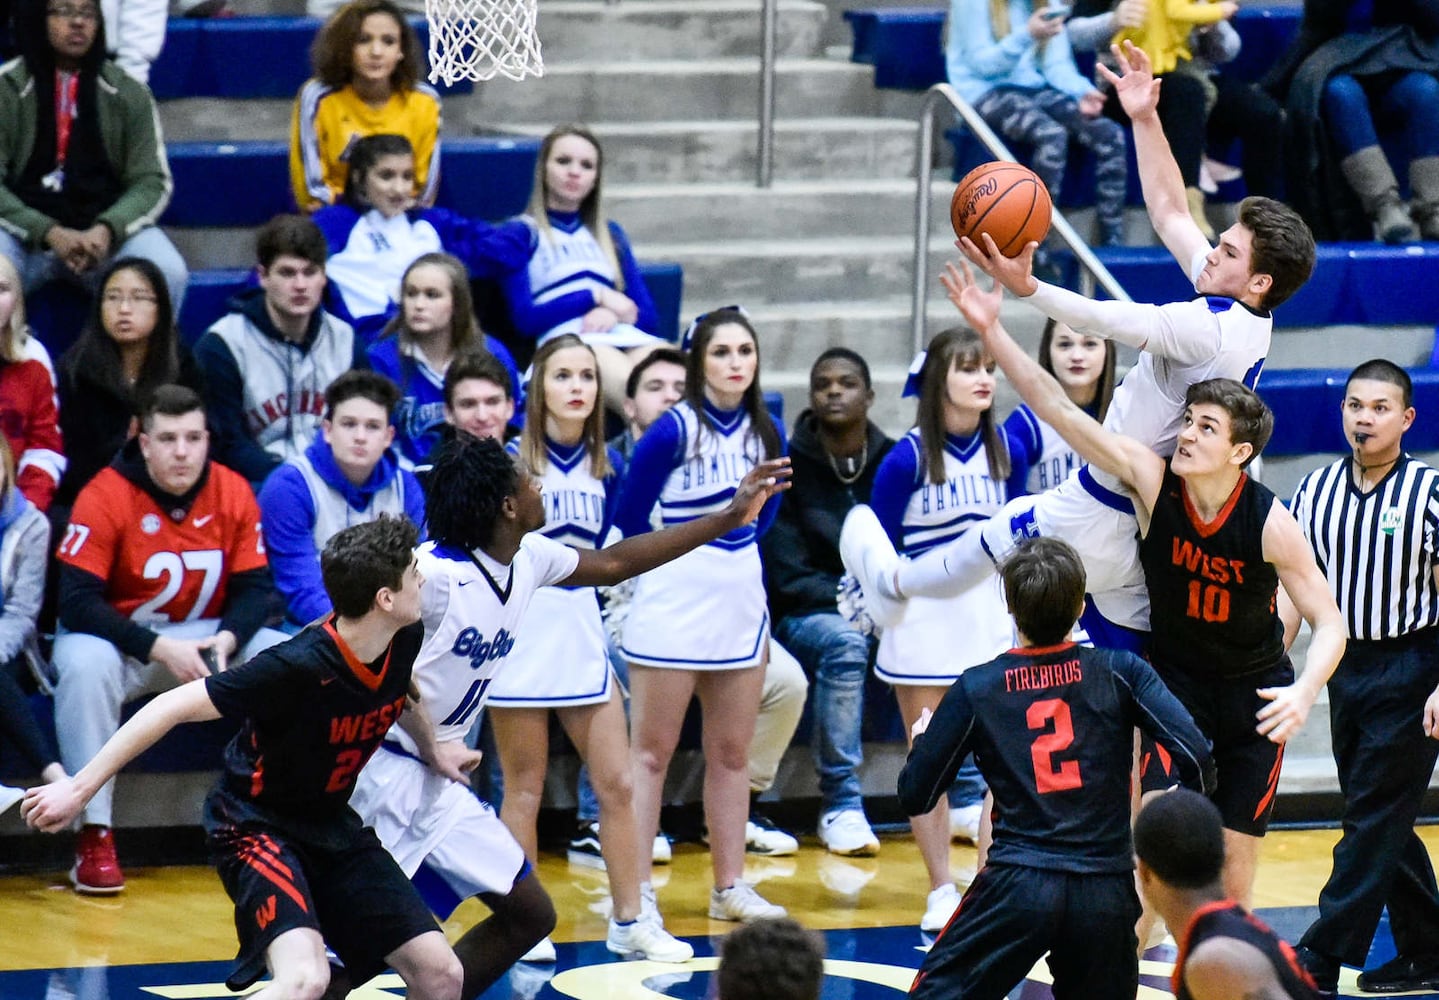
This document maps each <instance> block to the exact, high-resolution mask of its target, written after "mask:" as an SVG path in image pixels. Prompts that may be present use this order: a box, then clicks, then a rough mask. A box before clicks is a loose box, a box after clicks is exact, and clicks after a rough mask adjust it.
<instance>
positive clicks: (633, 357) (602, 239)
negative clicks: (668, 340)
mask: <svg viewBox="0 0 1439 1000" xmlns="http://www.w3.org/2000/svg"><path fill="white" fill-rule="evenodd" d="M603 182H604V154H603V152H602V151H601V150H600V144H599V140H598V139H596V138H595V136H594V134H593V133H591V132H590V131H589V130H588V129H586V128H584V127H583V126H580V125H561V126H560V127H559V128H556V129H555V130H554V131H552V132H550V134H549V135H547V136H545V141H544V142H543V143H541V145H540V155H539V160H538V161H537V162H536V164H535V184H534V190H533V192H532V193H531V195H530V205H529V209H528V211H527V212H526V214H525V215H524V216H523V218H524V221H525V222H526V224H528V225H529V227H530V229H531V236H530V248H529V254H528V260H527V261H526V262H525V263H524V264H523V265H521V266H520V267H518V268H516V269H515V270H514V271H513V272H512V273H511V274H510V276H509V277H508V278H507V279H506V280H505V298H506V300H507V301H508V303H509V307H510V312H511V314H512V315H513V318H514V323H515V328H516V329H517V330H518V331H519V333H520V334H521V335H522V336H524V337H527V338H530V339H532V340H534V341H535V343H536V345H537V346H538V345H542V344H543V343H544V342H545V341H546V340H548V339H550V338H551V337H557V336H559V335H560V334H562V333H577V334H579V335H580V338H581V339H582V340H584V342H585V343H587V344H589V345H590V346H591V347H593V348H595V354H596V355H597V356H598V357H599V359H600V374H601V376H602V377H603V379H604V382H605V384H606V385H613V386H620V385H624V384H625V379H626V378H627V377H628V376H629V373H630V369H631V368H633V367H634V364H635V362H636V361H638V360H639V358H640V357H642V356H643V355H644V354H645V353H647V352H648V351H649V350H651V349H653V348H655V347H660V346H663V345H664V341H662V340H660V339H659V338H658V337H656V336H654V334H655V332H656V331H657V330H658V329H659V317H658V315H657V314H656V313H655V305H654V301H653V300H652V299H651V298H650V293H649V289H648V288H646V287H645V279H644V277H643V276H642V275H641V274H640V269H639V264H637V263H636V262H635V258H634V254H633V253H632V252H631V251H630V244H629V239H628V237H626V236H625V232H624V230H623V229H621V228H620V225H619V223H617V222H615V221H613V220H611V219H609V218H607V217H606V216H605V212H604V205H603V203H602V201H601V192H602V190H603ZM615 396H618V393H616V394H615ZM608 405H609V406H610V407H611V408H612V409H614V410H615V411H616V412H618V410H619V406H620V404H619V400H618V399H617V398H615V399H611V400H609V401H608Z"/></svg>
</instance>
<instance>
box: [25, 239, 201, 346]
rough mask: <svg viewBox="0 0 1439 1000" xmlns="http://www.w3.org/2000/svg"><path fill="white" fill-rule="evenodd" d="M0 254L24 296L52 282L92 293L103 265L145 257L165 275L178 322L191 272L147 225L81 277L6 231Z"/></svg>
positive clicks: (48, 254) (51, 254) (167, 243)
mask: <svg viewBox="0 0 1439 1000" xmlns="http://www.w3.org/2000/svg"><path fill="white" fill-rule="evenodd" d="M0 255H3V256H5V257H8V258H10V262H11V263H12V264H14V265H15V270H17V271H19V272H20V283H21V284H22V285H23V286H24V288H25V292H26V293H27V294H28V293H30V292H32V291H34V290H35V289H36V288H39V287H40V286H41V285H43V284H45V283H46V282H47V281H52V280H59V281H66V282H69V283H71V284H79V285H81V286H82V287H83V288H85V289H86V290H87V291H89V292H91V293H93V292H94V291H95V282H96V280H97V279H98V278H99V273H100V271H102V270H104V267H105V265H106V264H108V263H109V262H110V261H111V260H118V259H119V258H121V257H144V258H145V259H146V260H148V261H151V262H152V263H153V264H154V265H155V266H156V267H158V268H159V269H160V273H161V274H163V275H164V276H165V286H166V290H167V291H168V292H169V293H170V304H171V306H172V308H173V311H174V315H175V317H176V318H177V319H178V318H179V315H180V306H181V304H182V303H183V302H184V301H185V287H186V285H188V284H189V281H190V272H189V270H188V269H187V268H186V267H185V259H184V258H183V257H181V256H180V251H179V250H176V249H175V244H173V243H171V242H170V238H169V237H168V236H166V235H165V234H164V232H162V231H161V230H160V228H159V227H157V226H148V227H146V228H145V229H142V230H140V231H139V232H138V233H136V234H135V235H134V236H131V237H130V238H129V239H127V240H124V241H122V242H120V243H119V244H118V245H117V246H115V247H114V248H113V249H112V250H111V251H110V257H109V260H106V261H103V262H101V265H100V267H97V268H96V269H95V270H93V271H90V272H87V273H85V274H82V275H76V274H74V273H72V272H71V271H70V269H69V268H68V267H66V266H65V265H64V264H63V263H61V262H60V259H59V258H58V257H56V256H55V255H54V254H53V253H51V252H50V251H49V250H45V249H41V250H31V249H27V248H26V247H25V246H24V245H22V244H21V243H20V241H19V240H17V239H16V238H15V237H13V236H11V235H10V234H9V233H5V232H0ZM196 332H197V333H198V332H199V331H196Z"/></svg>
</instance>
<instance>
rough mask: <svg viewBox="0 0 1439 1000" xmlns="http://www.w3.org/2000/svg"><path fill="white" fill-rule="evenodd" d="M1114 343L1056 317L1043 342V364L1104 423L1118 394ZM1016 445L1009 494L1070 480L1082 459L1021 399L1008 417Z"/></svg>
mask: <svg viewBox="0 0 1439 1000" xmlns="http://www.w3.org/2000/svg"><path fill="white" fill-rule="evenodd" d="M1115 353H1116V352H1115V348H1114V342H1113V341H1112V340H1105V339H1104V338H1103V337H1095V336H1092V335H1090V334H1079V333H1075V332H1074V331H1073V330H1071V329H1070V328H1069V327H1068V326H1067V325H1065V324H1064V323H1061V322H1059V321H1058V320H1055V319H1051V320H1049V321H1048V322H1047V323H1045V324H1044V336H1042V337H1041V338H1040V340H1039V366H1040V367H1041V368H1043V369H1044V370H1045V371H1047V372H1049V374H1051V375H1053V376H1054V378H1055V380H1056V381H1057V382H1059V384H1060V385H1062V386H1063V387H1064V392H1065V394H1066V395H1068V396H1069V398H1070V400H1071V401H1073V402H1074V404H1075V405H1076V406H1078V407H1079V408H1080V409H1082V410H1084V412H1085V413H1088V414H1089V415H1090V416H1091V417H1093V418H1094V419H1095V420H1098V421H1099V422H1100V423H1104V417H1105V414H1107V413H1108V412H1109V401H1110V400H1111V399H1113V398H1114V358H1115ZM1004 430H1005V433H1006V434H1008V435H1009V438H1010V440H1011V441H1012V442H1013V443H1014V450H1013V451H1011V452H1010V455H1009V460H1010V473H1009V495H1010V496H1012V497H1014V496H1021V495H1022V494H1025V493H1043V492H1044V491H1045V490H1048V489H1052V488H1053V487H1055V486H1058V485H1059V484H1060V483H1062V482H1064V481H1065V480H1066V479H1068V478H1069V475H1070V473H1072V472H1074V471H1075V470H1077V469H1078V468H1079V467H1080V466H1081V465H1083V464H1084V462H1083V460H1082V459H1081V458H1080V457H1079V455H1078V454H1077V453H1076V452H1075V451H1074V449H1073V448H1071V447H1070V446H1069V443H1068V442H1067V441H1065V440H1064V438H1062V437H1060V436H1059V435H1058V434H1057V433H1056V432H1055V430H1054V428H1052V427H1050V426H1049V425H1048V424H1046V423H1045V422H1044V421H1042V420H1040V419H1039V418H1038V417H1036V416H1035V415H1034V411H1033V410H1031V409H1030V408H1029V404H1028V403H1021V404H1020V405H1019V406H1017V407H1015V409H1014V412H1013V413H1011V414H1010V415H1009V417H1008V418H1007V419H1006V420H1005V421H1004Z"/></svg>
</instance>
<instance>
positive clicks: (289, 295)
mask: <svg viewBox="0 0 1439 1000" xmlns="http://www.w3.org/2000/svg"><path fill="white" fill-rule="evenodd" d="M255 251H256V257H257V258H258V260H259V266H258V271H259V276H260V287H259V288H252V289H249V290H248V291H245V292H241V293H240V294H239V295H237V296H235V297H234V298H233V299H231V300H230V311H229V312H228V313H227V314H226V315H224V316H222V317H221V318H220V319H219V320H217V321H216V322H215V325H214V326H212V327H210V330H209V332H208V333H206V334H205V335H204V336H203V337H201V338H200V342H199V343H198V344H196V345H195V360H196V361H197V362H199V364H200V369H201V370H202V371H203V372H204V374H205V394H206V403H207V404H208V406H209V410H210V423H211V426H212V427H213V428H214V434H215V459H216V460H217V461H219V462H222V463H224V464H225V465H227V466H229V467H230V468H231V469H234V470H235V471H236V472H238V473H239V474H240V475H242V476H244V477H245V478H246V479H248V480H250V482H252V483H255V484H259V483H262V482H264V481H265V477H266V476H268V475H269V474H270V473H271V472H272V471H274V469H275V467H276V466H278V465H279V464H280V463H281V462H283V461H285V459H287V458H294V457H296V456H297V455H301V454H303V453H304V451H305V449H306V448H308V447H309V446H310V442H311V441H313V440H315V435H316V434H318V433H319V430H320V420H321V418H322V417H323V416H324V412H325V386H327V385H329V384H330V383H331V382H333V381H335V379H337V378H339V377H340V375H341V374H343V373H344V372H345V371H347V370H348V369H350V368H368V367H369V362H368V361H367V360H366V358H365V348H364V344H363V343H362V342H361V340H360V338H359V337H357V336H355V332H354V331H353V330H351V329H350V324H348V323H346V322H344V321H343V320H340V319H337V318H335V317H334V316H332V315H330V314H329V313H327V312H326V311H325V310H324V309H323V308H322V307H321V305H320V299H321V296H322V295H323V294H324V291H325V258H326V251H325V237H324V235H323V234H322V233H321V232H320V230H319V227H317V226H316V225H315V224H314V222H312V221H310V220H309V219H308V218H306V217H304V216H300V215H277V216H275V218H273V219H271V220H270V221H269V222H267V223H265V225H264V226H263V227H261V229H260V232H259V234H258V235H257V236H256V238H255Z"/></svg>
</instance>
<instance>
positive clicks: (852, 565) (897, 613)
mask: <svg viewBox="0 0 1439 1000" xmlns="http://www.w3.org/2000/svg"><path fill="white" fill-rule="evenodd" d="M839 557H840V560H841V561H842V562H843V563H844V568H845V569H846V570H848V571H849V573H850V575H851V576H853V577H854V579H855V581H856V582H858V584H859V589H860V590H861V591H862V592H863V595H864V602H863V606H864V611H865V613H866V614H868V616H869V617H870V619H871V620H872V621H873V622H874V624H875V625H878V626H880V627H881V628H890V627H893V626H895V625H898V624H899V623H900V621H902V620H903V619H904V606H905V601H904V599H903V598H902V597H900V596H899V593H898V592H897V591H896V590H895V585H894V572H895V570H896V569H898V568H899V554H898V553H897V552H895V551H894V544H893V543H892V542H890V540H889V536H888V535H886V534H885V533H884V528H883V527H882V526H881V525H880V523H879V518H877V517H875V514H874V511H873V510H871V509H870V508H869V507H867V506H865V505H864V504H856V505H855V506H854V507H851V508H850V511H849V514H848V515H847V516H846V517H845V519H844V526H843V527H842V528H840V532H839Z"/></svg>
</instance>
